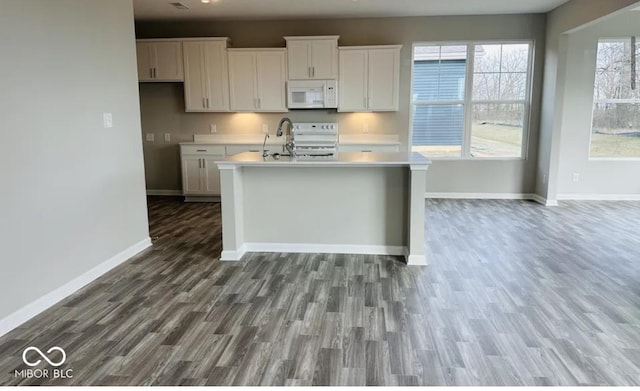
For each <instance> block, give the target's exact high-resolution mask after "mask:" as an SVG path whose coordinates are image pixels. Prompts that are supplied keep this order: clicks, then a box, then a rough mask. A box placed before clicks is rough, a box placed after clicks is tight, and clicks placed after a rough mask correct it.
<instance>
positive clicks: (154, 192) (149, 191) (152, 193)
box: [147, 189, 182, 196]
mask: <svg viewBox="0 0 640 391" xmlns="http://www.w3.org/2000/svg"><path fill="white" fill-rule="evenodd" d="M147 195H150V196H181V195H182V190H158V189H147Z"/></svg>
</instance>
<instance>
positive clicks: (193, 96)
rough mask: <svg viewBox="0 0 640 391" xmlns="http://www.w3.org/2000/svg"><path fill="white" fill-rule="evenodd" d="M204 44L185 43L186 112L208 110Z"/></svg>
mask: <svg viewBox="0 0 640 391" xmlns="http://www.w3.org/2000/svg"><path fill="white" fill-rule="evenodd" d="M204 64H205V61H204V44H203V43H201V42H185V43H184V102H185V106H186V111H206V110H207V101H206V98H207V83H208V81H207V79H208V77H207V73H206V68H205V65H204Z"/></svg>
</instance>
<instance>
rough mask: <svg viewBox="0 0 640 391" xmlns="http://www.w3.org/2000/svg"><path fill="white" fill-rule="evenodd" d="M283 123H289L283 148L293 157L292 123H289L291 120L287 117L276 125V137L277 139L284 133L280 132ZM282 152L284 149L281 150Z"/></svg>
mask: <svg viewBox="0 0 640 391" xmlns="http://www.w3.org/2000/svg"><path fill="white" fill-rule="evenodd" d="M285 122H288V123H289V131H288V132H287V136H286V139H285V143H284V148H286V149H287V151H288V152H289V154H291V156H294V154H295V153H294V150H293V147H294V143H293V137H292V132H293V122H291V120H290V119H289V118H287V117H283V118H282V119H281V120H280V123H278V131H277V132H276V136H277V137H281V136H282V134H283V133H284V132H283V131H282V127H283V126H284V124H285ZM283 152H284V149H283Z"/></svg>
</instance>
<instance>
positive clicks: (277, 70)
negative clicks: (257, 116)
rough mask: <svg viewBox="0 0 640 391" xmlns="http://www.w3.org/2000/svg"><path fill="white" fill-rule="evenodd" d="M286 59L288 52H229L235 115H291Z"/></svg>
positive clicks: (247, 50) (230, 85)
mask: <svg viewBox="0 0 640 391" xmlns="http://www.w3.org/2000/svg"><path fill="white" fill-rule="evenodd" d="M285 55H286V51H285V49H229V91H230V94H229V95H230V107H231V111H256V112H257V111H268V112H286V111H287V102H286V60H285Z"/></svg>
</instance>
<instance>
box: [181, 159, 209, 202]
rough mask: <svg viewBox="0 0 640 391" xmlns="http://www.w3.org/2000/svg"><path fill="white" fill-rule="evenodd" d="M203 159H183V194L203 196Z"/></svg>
mask: <svg viewBox="0 0 640 391" xmlns="http://www.w3.org/2000/svg"><path fill="white" fill-rule="evenodd" d="M202 160H203V159H202V158H201V157H198V156H183V157H182V193H183V194H185V195H189V194H202V193H203V191H204V186H203V183H204V180H203V179H202V171H203V170H202V165H203V164H202Z"/></svg>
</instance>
